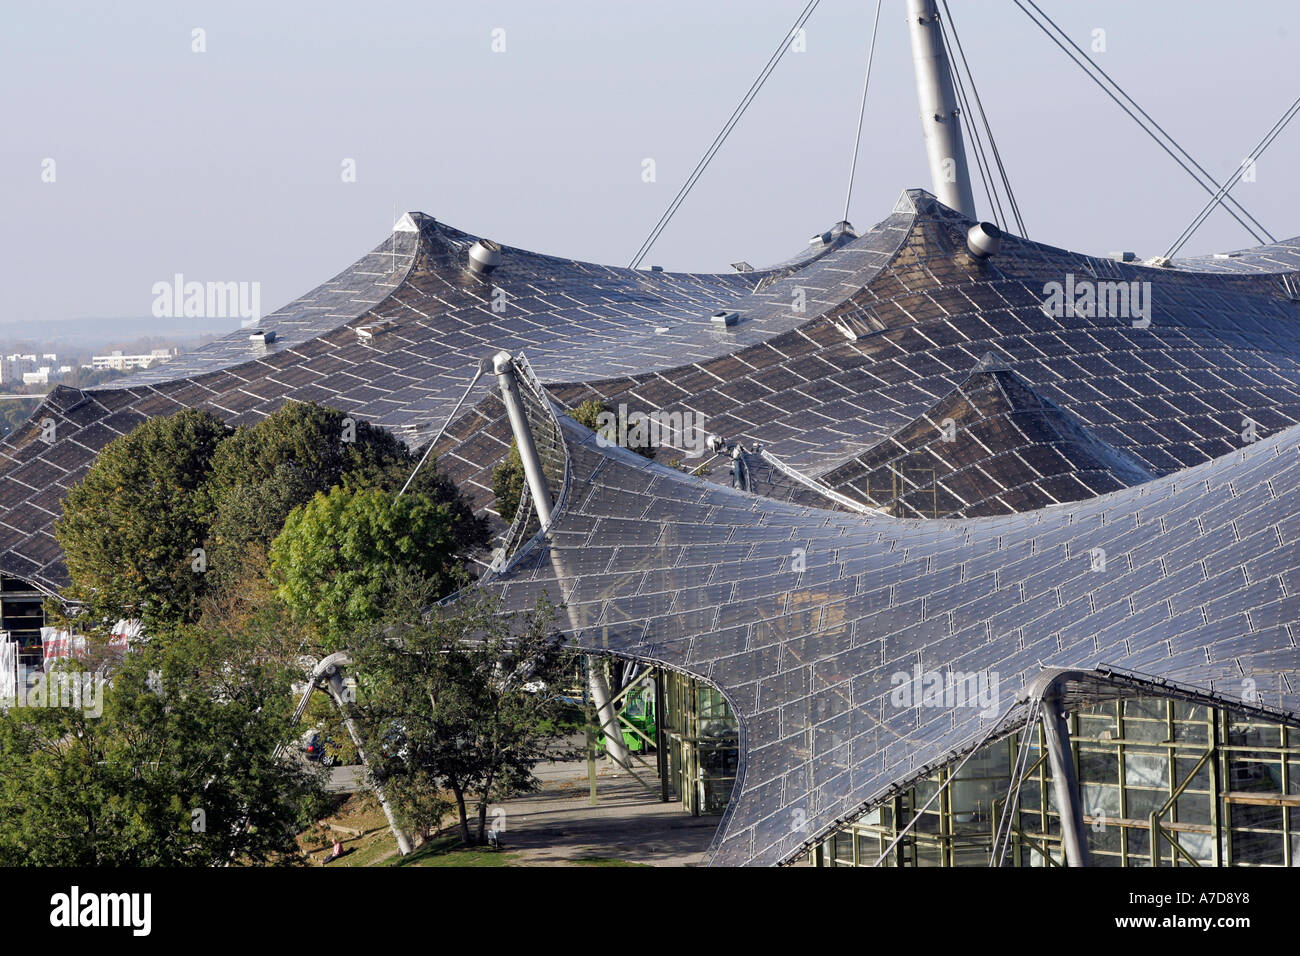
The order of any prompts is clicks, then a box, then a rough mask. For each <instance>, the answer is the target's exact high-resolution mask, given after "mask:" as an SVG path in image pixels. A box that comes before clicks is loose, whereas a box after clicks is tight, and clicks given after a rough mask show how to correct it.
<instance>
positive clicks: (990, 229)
mask: <svg viewBox="0 0 1300 956" xmlns="http://www.w3.org/2000/svg"><path fill="white" fill-rule="evenodd" d="M966 248H967V250H969V251H970V254H971V255H972V256H974V257H975V258H976V259H987V258H988V257H989V256H996V255H997V254H998V251H999V250H1000V249H1001V248H1002V230H1001V229H999V228H998V227H997V226H995V225H993V223H991V222H977V223H975V225H973V226H971V227H970V229H968V230H967V231H966Z"/></svg>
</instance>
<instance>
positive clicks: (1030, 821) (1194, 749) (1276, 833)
mask: <svg viewBox="0 0 1300 956" xmlns="http://www.w3.org/2000/svg"><path fill="white" fill-rule="evenodd" d="M1069 722H1070V732H1071V750H1072V752H1073V755H1074V760H1075V766H1076V769H1077V772H1078V777H1079V789H1080V797H1081V799H1082V801H1083V818H1084V823H1085V825H1086V830H1087V839H1088V849H1089V855H1090V858H1091V865H1093V866H1292V865H1295V863H1296V860H1297V856H1298V855H1300V730H1297V729H1296V728H1294V727H1288V726H1286V725H1284V724H1277V723H1267V722H1261V721H1259V720H1257V719H1252V718H1247V717H1243V716H1240V715H1238V714H1235V713H1232V712H1230V711H1226V710H1222V709H1216V708H1213V707H1208V706H1205V705H1202V704H1192V703H1187V702H1185V701H1179V700H1172V699H1165V698H1139V699H1127V700H1116V701H1108V702H1105V703H1101V704H1097V705H1095V706H1093V707H1090V708H1088V709H1086V710H1081V711H1078V712H1076V713H1073V714H1071V715H1070V718H1069ZM1022 745H1023V746H1024V748H1025V754H1024V757H1023V758H1022V764H1021V766H1022V767H1023V771H1022V773H1021V775H1020V788H1019V795H1018V799H1017V800H1015V801H1014V803H1015V806H1014V810H1013V819H1012V820H1011V823H1010V836H1009V838H1007V839H1006V840H1005V841H1004V843H1005V856H1004V857H1003V860H1002V862H1003V865H1006V866H1063V865H1064V863H1065V858H1064V849H1063V847H1062V843H1061V826H1060V818H1059V816H1058V813H1057V807H1056V800H1055V794H1054V793H1053V790H1052V774H1051V769H1050V766H1049V761H1048V759H1047V755H1046V751H1045V750H1044V749H1043V739H1042V728H1041V726H1040V725H1037V724H1036V725H1035V726H1034V727H1033V728H1032V729H1031V730H1030V731H1029V732H1028V734H1027V735H1024V734H1015V735H1012V736H1011V737H1008V738H1005V739H1003V740H1000V741H997V742H995V743H992V744H989V745H986V746H985V747H983V748H981V749H980V750H979V751H977V752H976V753H975V754H974V755H973V756H972V757H971V758H970V760H968V761H967V762H966V764H965V765H964V766H962V767H961V770H960V772H959V773H958V774H957V776H955V777H952V776H951V775H952V773H953V772H954V769H955V768H956V766H957V764H955V763H954V764H953V766H952V767H949V768H944V769H942V770H940V771H939V772H938V773H937V774H935V775H933V776H931V777H929V778H927V779H925V780H921V781H918V782H917V783H916V785H915V786H913V787H912V788H911V789H909V790H906V791H904V792H902V793H900V794H898V795H897V796H895V797H893V798H892V799H890V800H887V801H886V802H885V803H884V804H883V805H881V806H878V807H876V808H874V809H873V810H871V811H870V812H868V813H865V814H863V815H862V816H861V817H859V818H858V819H857V820H855V821H854V822H853V823H851V824H850V825H849V826H847V827H844V828H843V829H841V830H839V831H837V832H836V833H835V834H833V835H832V836H831V837H830V838H829V839H827V840H825V841H823V843H822V844H821V845H820V846H819V847H817V848H816V849H815V850H814V852H813V862H814V863H817V864H819V865H825V866H873V865H875V864H876V861H877V860H880V865H881V866H988V865H989V862H990V859H991V855H992V853H993V848H994V834H995V833H997V832H998V830H999V824H1001V826H1002V827H1003V828H1005V827H1006V818H1005V814H1006V813H1007V809H1006V808H1007V805H1008V803H1009V802H1010V801H1009V795H1010V794H1011V792H1012V791H1013V789H1014V788H1013V781H1012V768H1013V767H1014V766H1015V765H1016V759H1017V755H1018V752H1019V750H1020V748H1021V746H1022ZM950 778H951V782H950V783H948V786H946V787H944V786H943V784H944V783H945V782H948V781H949V780H950ZM940 788H942V792H940V794H939V796H938V798H937V799H935V800H934V801H933V803H930V798H931V797H933V796H934V795H935V791H936V790H939V789H940ZM927 803H929V806H928V807H927V806H926V804H927ZM918 815H919V817H920V819H917V820H916V823H915V825H914V826H912V827H911V829H910V830H908V831H907V833H906V834H905V835H904V836H903V838H902V839H901V840H897V842H895V840H896V838H897V837H898V834H899V833H900V831H902V830H903V829H904V828H905V827H907V825H908V824H909V823H910V822H911V821H912V820H913V819H915V818H917V816H918ZM882 855H883V859H882Z"/></svg>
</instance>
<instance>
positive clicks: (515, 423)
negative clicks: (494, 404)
mask: <svg viewBox="0 0 1300 956" xmlns="http://www.w3.org/2000/svg"><path fill="white" fill-rule="evenodd" d="M492 371H494V372H496V376H497V383H498V384H499V385H500V386H501V401H502V402H504V403H505V406H506V415H507V416H508V417H509V419H510V430H511V431H512V432H514V435H515V447H517V448H518V449H519V460H520V461H522V462H523V464H524V478H525V479H526V480H527V481H528V491H529V492H530V493H531V494H532V497H533V507H534V508H536V509H537V518H538V520H539V521H540V522H541V524H542V530H543V531H545V530H546V529H547V528H549V527H550V526H551V489H550V488H548V487H547V486H546V475H545V474H543V472H542V460H541V458H539V457H538V455H537V444H536V443H535V442H534V441H533V431H532V429H531V428H529V427H528V419H527V418H526V417H525V416H524V404H523V402H522V401H521V400H520V398H519V383H518V382H516V381H515V361H514V359H513V358H512V357H511V355H510V353H509V352H506V351H504V350H502V351H500V352H498V353H497V354H496V355H494V356H493V357H492Z"/></svg>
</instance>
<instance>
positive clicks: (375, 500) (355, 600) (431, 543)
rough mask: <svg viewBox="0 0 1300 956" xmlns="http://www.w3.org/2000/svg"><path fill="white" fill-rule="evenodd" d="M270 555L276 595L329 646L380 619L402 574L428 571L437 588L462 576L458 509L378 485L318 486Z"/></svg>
mask: <svg viewBox="0 0 1300 956" xmlns="http://www.w3.org/2000/svg"><path fill="white" fill-rule="evenodd" d="M270 556H271V581H272V583H273V584H274V585H275V587H276V593H277V595H278V596H279V597H280V599H281V600H283V601H284V602H285V604H286V605H288V607H289V609H290V611H291V613H292V614H293V617H294V619H295V620H296V621H299V622H301V623H304V624H306V625H308V626H309V627H311V628H313V629H314V631H315V633H316V635H317V637H318V639H319V641H320V643H321V646H322V647H323V649H325V650H327V651H334V650H339V649H341V648H344V647H348V646H350V645H351V642H352V639H353V638H354V636H356V635H357V634H359V633H361V632H362V631H364V630H366V629H368V628H369V627H370V626H371V625H373V624H374V623H375V622H376V621H378V620H379V619H380V618H381V616H382V615H383V612H384V609H385V608H386V607H387V606H388V604H389V603H390V601H391V599H392V596H393V588H394V586H395V583H396V582H398V581H400V580H401V579H402V578H403V577H405V576H410V575H415V576H418V577H421V578H423V579H426V580H427V581H429V582H430V585H431V587H433V589H434V590H435V592H436V593H437V595H438V596H442V595H445V594H449V593H451V591H452V590H453V588H454V587H455V586H456V585H458V584H460V583H463V581H464V578H465V574H464V570H463V567H462V563H461V554H460V551H459V549H458V538H457V527H456V515H455V509H454V508H453V507H452V506H451V505H449V504H448V503H447V502H435V501H433V500H431V499H429V498H428V497H426V496H425V495H422V494H414V493H411V492H408V493H407V494H405V495H400V496H399V495H397V494H394V493H392V492H389V491H384V490H383V489H380V488H359V489H349V488H333V489H331V490H330V492H329V493H328V494H317V495H316V497H314V498H313V499H312V500H311V501H310V502H308V504H307V505H306V506H304V507H302V508H296V509H294V511H293V512H292V513H291V514H290V515H289V518H288V520H287V521H286V522H285V524H284V530H283V531H281V532H280V534H279V536H278V537H276V539H275V540H274V542H272V544H271V555H270Z"/></svg>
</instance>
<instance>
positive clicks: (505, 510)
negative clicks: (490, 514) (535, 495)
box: [492, 442, 524, 522]
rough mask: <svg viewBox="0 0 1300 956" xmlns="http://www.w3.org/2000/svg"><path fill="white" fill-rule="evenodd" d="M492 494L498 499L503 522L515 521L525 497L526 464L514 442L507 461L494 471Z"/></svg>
mask: <svg viewBox="0 0 1300 956" xmlns="http://www.w3.org/2000/svg"><path fill="white" fill-rule="evenodd" d="M492 494H493V495H495V496H496V499H497V514H499V515H500V516H501V519H502V520H503V521H507V522H509V521H513V520H514V517H515V512H516V511H518V510H519V500H520V499H521V498H522V497H523V496H524V462H523V459H521V458H520V457H519V446H518V445H516V444H515V443H514V442H511V443H510V451H508V452H507V453H506V457H505V461H503V462H501V464H499V465H497V466H496V467H495V468H493V469H492Z"/></svg>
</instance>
